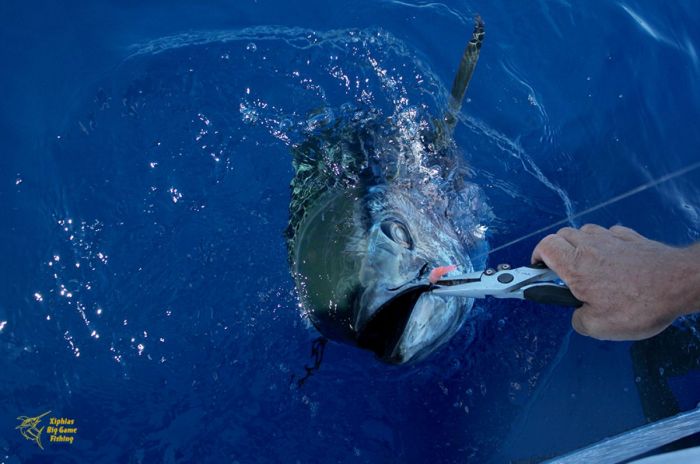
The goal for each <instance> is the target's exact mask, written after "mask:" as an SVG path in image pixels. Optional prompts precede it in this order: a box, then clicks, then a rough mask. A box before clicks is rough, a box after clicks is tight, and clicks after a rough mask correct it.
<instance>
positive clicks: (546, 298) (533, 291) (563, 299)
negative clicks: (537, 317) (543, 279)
mask: <svg viewBox="0 0 700 464" xmlns="http://www.w3.org/2000/svg"><path fill="white" fill-rule="evenodd" d="M523 296H524V297H525V299H526V300H530V301H534V302H536V303H543V304H550V305H555V306H568V307H572V308H580V307H581V306H582V305H583V302H582V301H580V300H579V299H578V298H576V297H575V296H574V294H573V293H571V290H569V289H568V288H567V287H562V286H561V285H557V284H544V283H543V284H538V285H534V286H532V287H530V288H526V289H525V290H523Z"/></svg>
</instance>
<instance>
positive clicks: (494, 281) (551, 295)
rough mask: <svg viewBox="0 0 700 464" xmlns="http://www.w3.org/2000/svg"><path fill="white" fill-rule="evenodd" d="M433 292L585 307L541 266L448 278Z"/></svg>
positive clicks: (550, 272)
mask: <svg viewBox="0 0 700 464" xmlns="http://www.w3.org/2000/svg"><path fill="white" fill-rule="evenodd" d="M430 291H431V292H432V293H434V294H435V295H441V296H463V297H467V298H485V297H487V296H492V297H494V298H519V299H523V300H530V301H535V302H537V303H544V304H551V305H556V306H569V307H574V308H578V307H580V306H581V305H583V302H582V301H580V300H578V299H577V298H576V297H575V296H574V295H573V293H571V290H569V287H567V286H566V285H565V284H564V283H563V282H562V281H561V279H560V278H559V276H558V275H557V274H556V273H555V272H554V271H552V270H551V269H549V268H548V267H546V266H544V265H540V264H538V265H534V266H522V267H516V268H511V267H510V265H508V264H500V265H499V266H498V267H497V268H496V269H486V270H485V271H483V272H472V273H469V274H461V275H456V276H452V277H444V278H441V279H440V280H438V281H437V282H436V283H435V284H434V286H433V287H432V289H431V290H430Z"/></svg>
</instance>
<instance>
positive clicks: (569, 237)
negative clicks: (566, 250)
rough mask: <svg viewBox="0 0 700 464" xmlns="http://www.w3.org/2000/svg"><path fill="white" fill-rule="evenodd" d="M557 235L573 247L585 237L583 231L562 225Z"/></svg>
mask: <svg viewBox="0 0 700 464" xmlns="http://www.w3.org/2000/svg"><path fill="white" fill-rule="evenodd" d="M557 235H558V236H559V237H561V238H563V239H564V240H566V241H567V242H569V243H570V244H571V245H572V246H574V247H575V246H578V244H579V243H581V241H582V240H583V239H584V238H585V237H584V235H583V232H581V231H580V230H578V229H574V228H573V227H562V228H561V229H559V230H558V231H557Z"/></svg>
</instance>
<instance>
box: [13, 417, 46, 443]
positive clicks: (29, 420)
mask: <svg viewBox="0 0 700 464" xmlns="http://www.w3.org/2000/svg"><path fill="white" fill-rule="evenodd" d="M50 412H51V411H46V412H45V413H44V414H41V415H39V416H36V417H27V416H19V417H18V418H17V420H18V421H20V424H19V425H18V426H17V427H15V429H17V430H19V431H20V433H21V434H22V436H23V437H24V438H26V439H27V440H30V441H33V442H36V444H37V446H39V448H41V449H44V447H43V446H42V444H41V433H42V432H43V431H44V427H39V424H40V423H41V418H42V417H44V416H45V415H47V414H48V413H50Z"/></svg>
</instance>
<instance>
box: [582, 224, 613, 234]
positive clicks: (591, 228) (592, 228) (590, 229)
mask: <svg viewBox="0 0 700 464" xmlns="http://www.w3.org/2000/svg"><path fill="white" fill-rule="evenodd" d="M607 231H608V229H606V228H605V227H601V226H599V225H598V224H584V225H583V226H582V227H581V232H584V233H586V234H599V233H605V232H607Z"/></svg>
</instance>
